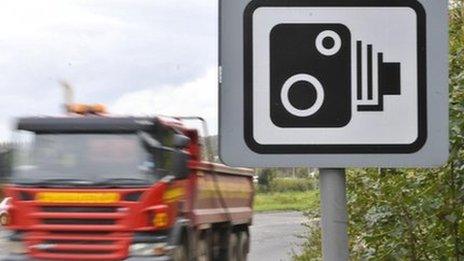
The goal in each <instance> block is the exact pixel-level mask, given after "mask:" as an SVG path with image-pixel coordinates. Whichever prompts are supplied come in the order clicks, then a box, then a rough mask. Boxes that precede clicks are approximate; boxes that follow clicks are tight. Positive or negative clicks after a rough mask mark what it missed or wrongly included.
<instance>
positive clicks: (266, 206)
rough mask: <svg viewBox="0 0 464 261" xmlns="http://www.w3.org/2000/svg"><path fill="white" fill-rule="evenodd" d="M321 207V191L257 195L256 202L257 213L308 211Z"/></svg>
mask: <svg viewBox="0 0 464 261" xmlns="http://www.w3.org/2000/svg"><path fill="white" fill-rule="evenodd" d="M318 207H319V191H318V190H309V191H304V192H295V191H290V192H269V193H262V192H260V193H257V194H256V196H255V201H254V210H255V212H266V211H290V210H293V211H306V210H313V209H315V208H318Z"/></svg>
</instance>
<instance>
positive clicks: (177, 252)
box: [172, 234, 189, 261]
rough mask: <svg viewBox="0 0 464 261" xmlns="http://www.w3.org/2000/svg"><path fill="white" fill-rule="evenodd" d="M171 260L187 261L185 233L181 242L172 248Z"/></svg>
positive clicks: (187, 249) (187, 252)
mask: <svg viewBox="0 0 464 261" xmlns="http://www.w3.org/2000/svg"><path fill="white" fill-rule="evenodd" d="M172 260H173V261H189V248H188V239H187V236H186V235H185V234H184V235H183V236H182V240H181V244H180V245H179V246H177V247H176V248H175V249H174V251H173V255H172Z"/></svg>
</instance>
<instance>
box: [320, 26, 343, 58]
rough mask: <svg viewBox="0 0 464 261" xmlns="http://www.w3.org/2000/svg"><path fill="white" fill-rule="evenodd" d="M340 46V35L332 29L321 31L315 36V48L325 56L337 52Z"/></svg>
mask: <svg viewBox="0 0 464 261" xmlns="http://www.w3.org/2000/svg"><path fill="white" fill-rule="evenodd" d="M341 47H342V40H341V39H340V35H338V34H337V33H336V32H334V31H332V30H325V31H322V32H321V33H319V35H318V36H317V37H316V48H317V50H318V51H319V52H320V53H321V54H323V55H325V56H332V55H334V54H336V53H338V51H340V48H341Z"/></svg>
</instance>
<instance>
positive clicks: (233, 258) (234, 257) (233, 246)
mask: <svg viewBox="0 0 464 261" xmlns="http://www.w3.org/2000/svg"><path fill="white" fill-rule="evenodd" d="M227 260H228V261H239V259H238V235H237V233H230V235H229V246H228V248H227Z"/></svg>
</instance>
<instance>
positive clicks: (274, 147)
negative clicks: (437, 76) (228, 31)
mask: <svg viewBox="0 0 464 261" xmlns="http://www.w3.org/2000/svg"><path fill="white" fill-rule="evenodd" d="M270 6H271V7H335V6H341V7H410V8H412V9H413V10H414V11H415V12H416V14H417V39H418V41H417V44H418V46H417V52H418V53H417V59H418V98H419V100H418V107H419V108H418V132H419V133H418V138H417V139H416V140H415V141H414V142H413V143H411V144H369V145H365V144H349V145H326V144H322V145H294V144H291V145H282V144H266V145H263V144H259V143H258V142H257V141H256V140H255V139H254V136H253V98H252V95H253V13H254V11H255V10H256V9H257V8H259V7H270ZM243 22H244V24H243V30H244V37H243V44H244V50H243V51H244V100H243V102H244V136H245V137H244V138H245V142H246V144H247V146H248V147H249V148H250V149H251V150H252V151H254V152H256V153H259V154H356V153H358V154H407V153H415V152H417V151H419V150H420V149H421V148H422V147H423V146H424V145H425V143H426V141H427V51H426V50H427V49H426V38H427V37H426V12H425V9H424V7H423V6H422V5H421V4H420V3H419V2H418V1H416V0H383V1H372V0H351V1H347V0H253V1H251V2H250V3H249V4H248V5H247V7H246V8H245V11H244V17H243Z"/></svg>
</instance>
